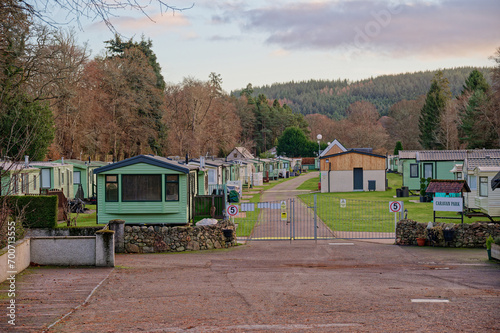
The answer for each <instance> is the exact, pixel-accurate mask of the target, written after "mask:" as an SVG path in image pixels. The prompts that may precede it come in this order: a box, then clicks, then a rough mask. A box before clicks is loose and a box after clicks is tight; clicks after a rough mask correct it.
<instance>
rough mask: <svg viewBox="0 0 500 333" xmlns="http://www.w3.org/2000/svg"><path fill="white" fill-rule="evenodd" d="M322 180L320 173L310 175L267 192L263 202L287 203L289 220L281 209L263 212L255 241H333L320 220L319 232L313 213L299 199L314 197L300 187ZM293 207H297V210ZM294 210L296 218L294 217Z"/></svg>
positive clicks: (294, 179) (328, 230)
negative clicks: (283, 216) (308, 196)
mask: <svg viewBox="0 0 500 333" xmlns="http://www.w3.org/2000/svg"><path fill="white" fill-rule="evenodd" d="M318 177H319V172H308V173H306V174H302V175H301V176H299V177H294V178H292V179H290V180H288V181H286V182H284V183H281V184H278V185H276V186H274V187H273V188H271V189H269V190H267V191H265V192H264V193H263V195H262V197H261V201H262V202H282V201H285V202H286V206H287V209H286V212H287V217H286V219H283V218H282V216H281V209H271V208H266V209H261V210H260V215H259V223H258V224H256V225H255V227H254V230H253V233H252V240H265V239H282V240H290V238H293V239H315V237H317V238H333V237H334V236H333V232H332V231H331V230H330V229H329V228H328V227H327V226H326V225H325V224H324V223H323V222H322V221H321V219H319V218H317V219H316V224H317V227H316V228H315V221H314V213H313V211H312V209H311V208H309V207H307V206H306V205H305V204H303V203H302V201H301V200H300V199H298V198H297V195H299V194H305V193H310V191H303V190H297V187H299V185H300V184H302V183H303V182H305V181H307V180H309V179H311V178H318ZM291 206H293V209H292V207H291ZM292 210H293V212H294V213H293V214H292V213H291V212H292Z"/></svg>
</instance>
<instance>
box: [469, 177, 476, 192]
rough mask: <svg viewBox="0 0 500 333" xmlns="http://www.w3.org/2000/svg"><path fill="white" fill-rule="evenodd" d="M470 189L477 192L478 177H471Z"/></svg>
mask: <svg viewBox="0 0 500 333" xmlns="http://www.w3.org/2000/svg"><path fill="white" fill-rule="evenodd" d="M469 187H470V189H471V190H477V178H476V176H469Z"/></svg>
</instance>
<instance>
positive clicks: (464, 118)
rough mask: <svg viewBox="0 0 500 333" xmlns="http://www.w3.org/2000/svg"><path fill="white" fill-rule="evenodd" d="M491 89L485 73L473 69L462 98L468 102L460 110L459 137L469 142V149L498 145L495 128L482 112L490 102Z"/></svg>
mask: <svg viewBox="0 0 500 333" xmlns="http://www.w3.org/2000/svg"><path fill="white" fill-rule="evenodd" d="M489 89H490V86H489V84H488V82H486V80H485V78H484V76H483V74H481V72H479V71H477V70H473V71H472V72H471V74H470V75H469V77H468V78H467V80H466V81H465V85H464V90H463V92H462V96H461V97H460V98H461V99H463V100H465V101H466V102H467V103H466V105H465V106H464V108H463V109H462V110H460V120H461V124H460V126H459V139H460V142H461V143H466V144H467V148H468V149H477V148H486V149H491V148H496V147H497V145H498V135H497V133H496V131H495V128H494V126H492V124H491V122H490V121H488V119H487V117H484V116H483V113H482V110H483V109H484V108H485V106H486V105H487V104H488V103H489V99H488V91H489Z"/></svg>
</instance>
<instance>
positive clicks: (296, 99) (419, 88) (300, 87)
mask: <svg viewBox="0 0 500 333" xmlns="http://www.w3.org/2000/svg"><path fill="white" fill-rule="evenodd" d="M474 69H477V70H479V71H480V72H482V73H483V75H484V77H485V78H486V79H487V81H488V83H491V79H490V75H491V74H490V72H491V68H487V67H483V68H475V67H460V68H450V69H444V70H442V72H443V74H444V76H445V77H446V78H448V80H449V82H450V89H451V92H452V94H453V96H457V95H459V94H460V93H461V91H462V90H463V85H464V82H465V80H466V79H467V77H468V76H469V74H470V73H471V71H472V70H474ZM436 72H437V71H425V72H416V73H404V74H397V75H383V76H378V77H376V78H369V79H366V80H360V81H354V82H351V81H348V80H340V79H339V80H332V81H327V80H309V81H302V82H293V81H292V82H287V83H274V84H272V85H265V86H262V87H253V95H254V96H258V95H260V94H263V95H265V96H267V97H268V98H269V99H270V100H274V99H278V100H279V101H280V103H281V104H287V105H288V106H289V107H290V108H291V109H292V110H293V111H294V112H299V113H301V114H303V115H308V114H324V115H327V116H329V117H331V118H333V119H336V120H338V119H342V118H345V116H346V111H347V109H348V107H349V105H351V104H352V103H354V102H360V101H368V102H370V103H372V104H373V105H375V107H376V108H377V111H378V112H379V114H380V115H381V116H385V115H387V114H388V112H389V109H390V108H391V106H393V105H394V104H396V103H397V102H400V101H403V100H416V99H417V98H418V97H419V96H422V95H425V94H426V93H427V92H428V91H429V88H430V85H431V81H432V78H433V77H434V75H435V74H436ZM240 93H241V91H234V92H232V94H233V95H235V96H239V95H240Z"/></svg>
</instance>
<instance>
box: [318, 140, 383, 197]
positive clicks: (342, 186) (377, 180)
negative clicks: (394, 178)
mask: <svg viewBox="0 0 500 333" xmlns="http://www.w3.org/2000/svg"><path fill="white" fill-rule="evenodd" d="M385 159H386V157H385V156H383V155H377V154H373V153H369V152H365V151H358V150H355V149H351V150H347V151H344V152H340V153H337V154H332V155H324V156H321V157H320V174H321V192H322V193H325V192H351V191H385V184H386V175H385V168H386V161H385Z"/></svg>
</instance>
